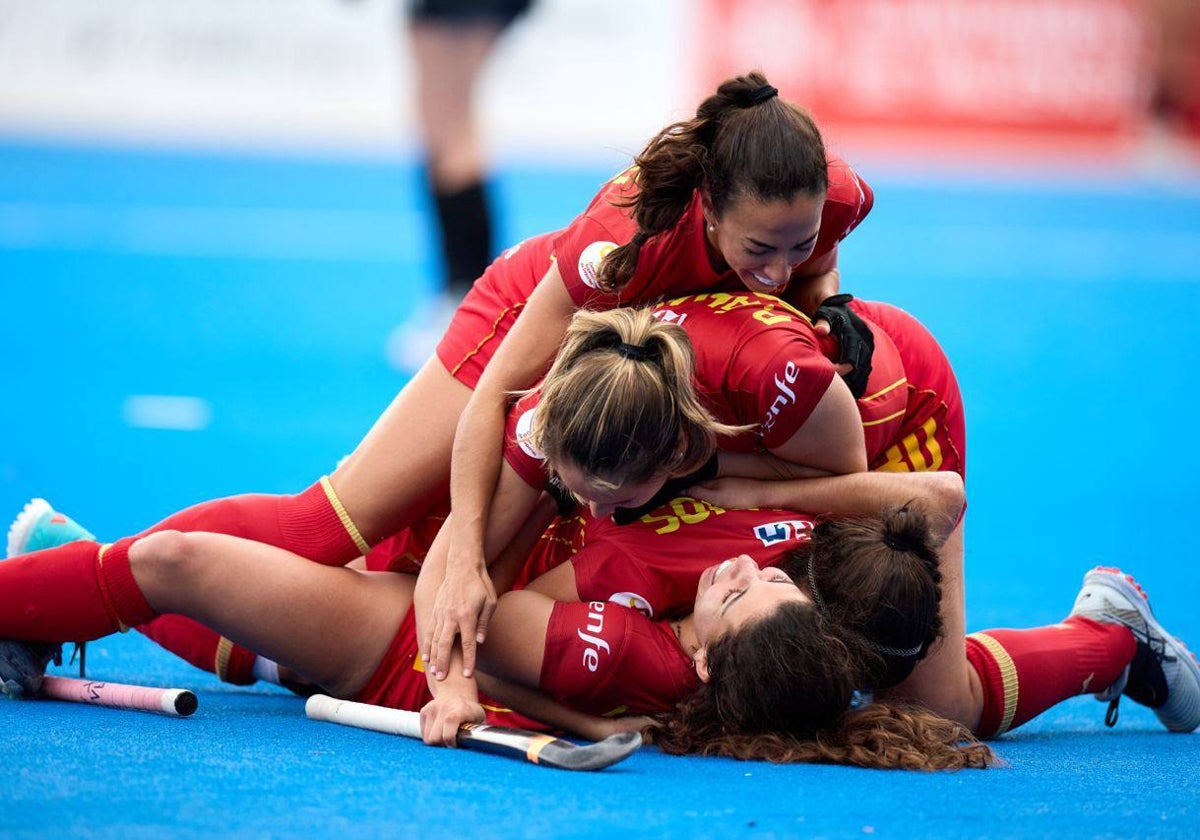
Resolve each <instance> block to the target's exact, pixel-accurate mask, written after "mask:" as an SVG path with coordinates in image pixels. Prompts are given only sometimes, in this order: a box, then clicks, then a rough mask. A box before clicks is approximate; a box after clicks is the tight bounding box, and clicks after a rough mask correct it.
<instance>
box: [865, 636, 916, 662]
mask: <svg viewBox="0 0 1200 840" xmlns="http://www.w3.org/2000/svg"><path fill="white" fill-rule="evenodd" d="M866 641H867V647H869V648H871V650H873V651H875V652H876V653H882V654H883V655H885V656H895V657H898V658H900V659H912V658H913V657H914V656H920V655H921V654H922V653H923V652H924V650H925V643H924V642H921V643H919V644H916V645H913V646H912V647H910V648H897V647H891V646H890V645H881V644H879V642H876V641H872V640H871V639H867V640H866Z"/></svg>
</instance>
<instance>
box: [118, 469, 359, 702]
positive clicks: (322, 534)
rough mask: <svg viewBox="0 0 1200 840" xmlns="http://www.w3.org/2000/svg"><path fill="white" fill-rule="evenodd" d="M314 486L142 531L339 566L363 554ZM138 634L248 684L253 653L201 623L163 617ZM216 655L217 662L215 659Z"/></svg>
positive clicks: (226, 503) (348, 525)
mask: <svg viewBox="0 0 1200 840" xmlns="http://www.w3.org/2000/svg"><path fill="white" fill-rule="evenodd" d="M339 508H340V505H339V506H338V508H335V507H334V503H333V501H332V500H331V498H330V494H329V493H326V491H325V487H324V485H323V483H322V482H317V483H316V484H314V485H313V486H312V487H309V488H308V489H307V490H305V491H304V492H303V493H300V494H298V495H295V496H272V495H266V494H247V495H242V496H230V497H229V498H225V499H214V500H213V501H210V502H202V503H201V504H198V505H193V506H192V507H190V508H187V509H186V510H181V511H180V512H179V513H175V514H172V515H171V516H168V517H167V518H166V519H164V520H163V521H162V522H159V523H158V524H157V525H155V526H153V527H152V528H149V529H147V530H145V531H143V532H142V534H141V535H140V536H145V535H146V534H150V533H153V532H155V531H171V530H173V531H213V532H216V533H219V534H230V535H232V536H235V537H244V538H246V539H251V540H256V541H257V542H261V543H267V544H268V545H273V546H277V547H279V548H285V549H287V550H289V551H294V552H295V553H296V554H299V555H300V556H301V557H307V558H309V559H310V560H315V561H317V562H318V563H323V564H326V565H330V566H344V565H345V564H347V563H349V562H350V561H351V560H353V559H354V558H356V557H359V556H361V555H363V554H366V553H367V546H366V544H365V543H362V542H360V540H362V537H361V536H360V535H358V531H357V529H355V530H354V532H353V534H352V533H351V530H350V529H352V528H354V525H353V523H352V522H351V520H350V518H349V516H346V518H345V519H343V518H342V516H343V514H340V513H339V512H338V509H339ZM137 629H138V631H139V632H141V633H144V634H145V635H146V636H147V637H149V638H150V639H152V640H154V641H155V642H157V643H158V644H159V645H160V646H162V647H163V648H166V649H167V650H169V651H170V652H171V653H173V654H175V655H176V656H179V657H181V658H182V659H185V660H187V661H188V662H190V663H192V664H193V665H195V666H196V667H197V668H202V669H203V670H205V671H208V672H210V673H214V674H216V675H217V676H219V677H220V678H221V679H222V680H225V681H226V682H231V683H234V684H235V685H249V684H250V683H252V682H254V681H255V680H254V675H253V674H252V673H251V669H252V668H253V667H254V659H255V654H254V653H253V652H252V651H250V650H247V649H246V648H244V647H239V646H237V645H233V644H232V643H231V642H229V641H228V640H224V644H222V637H221V636H220V635H218V634H217V633H214V632H213V631H211V630H209V629H208V628H207V627H205V626H204V625H202V624H199V623H197V622H195V621H192V620H191V619H187V618H184V617H183V616H163V617H161V618H158V619H156V620H154V621H151V622H149V623H146V624H142V625H140V626H139V627H138V628H137ZM218 654H220V658H218Z"/></svg>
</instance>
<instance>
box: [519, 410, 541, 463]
mask: <svg viewBox="0 0 1200 840" xmlns="http://www.w3.org/2000/svg"><path fill="white" fill-rule="evenodd" d="M536 414H537V407H536V406H534V407H533V408H531V409H529V410H528V411H526V412H525V413H524V414H522V415H521V416H520V417H518V418H517V445H518V446H520V447H521V451H522V452H524V453H525V454H526V455H528V456H529V457H530V458H537V459H538V460H539V461H545V460H546V456H545V455H544V454H542V452H540V451H539V450H538V449H537V447H535V446H534V445H533V418H534V416H535V415H536Z"/></svg>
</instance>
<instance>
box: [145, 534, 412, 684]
mask: <svg viewBox="0 0 1200 840" xmlns="http://www.w3.org/2000/svg"><path fill="white" fill-rule="evenodd" d="M129 562H130V568H131V569H132V572H133V576H134V579H135V580H136V581H137V584H138V587H139V588H140V589H141V591H142V595H143V596H144V597H145V599H146V601H147V603H149V605H150V606H151V607H153V608H154V609H155V610H156V611H158V612H160V613H179V614H182V615H186V616H188V617H190V618H194V619H196V620H198V621H200V622H202V623H204V624H206V625H208V626H210V627H212V628H214V629H215V630H217V631H218V632H220V633H221V634H223V635H225V636H227V637H229V638H230V639H233V640H235V641H236V642H237V643H238V644H241V645H244V646H246V647H249V648H251V649H253V650H255V651H258V652H260V653H262V654H263V655H265V656H268V657H270V658H271V659H273V660H275V661H276V662H279V663H281V664H283V665H285V666H287V667H288V668H291V669H293V670H294V671H296V672H297V673H299V674H301V675H303V676H304V677H306V678H307V679H309V680H311V681H312V682H314V683H316V684H317V685H320V686H322V687H323V688H324V689H326V690H327V691H329V692H330V693H333V694H335V695H338V696H341V697H353V696H354V695H355V694H357V693H358V692H359V691H361V690H362V689H363V687H365V686H366V684H367V682H368V680H369V679H370V677H371V675H372V674H373V673H374V672H375V670H376V668H377V667H378V664H379V662H380V661H381V660H382V659H383V656H384V654H385V653H386V651H387V649H388V646H389V645H390V644H391V641H392V639H393V637H394V636H395V634H396V631H397V629H398V628H399V626H400V622H401V621H402V619H403V618H404V616H405V614H406V613H407V612H408V607H409V606H410V605H411V603H412V589H413V583H414V580H413V578H412V577H410V576H408V575H399V574H390V573H380V574H373V573H370V572H359V571H355V570H352V569H344V568H334V567H328V566H321V565H319V564H316V563H310V562H308V561H306V560H304V559H303V558H301V557H298V556H297V555H294V554H292V553H290V552H288V551H284V550H283V549H279V548H275V547H273V546H267V545H263V544H261V543H256V542H252V541H249V540H243V539H240V538H238V537H230V536H227V535H224V534H209V533H190V534H189V533H181V532H178V531H163V532H159V533H156V534H151V535H149V536H147V537H143V538H142V539H140V540H138V541H137V542H136V543H135V544H134V545H133V546H132V547H131V548H130V549H129Z"/></svg>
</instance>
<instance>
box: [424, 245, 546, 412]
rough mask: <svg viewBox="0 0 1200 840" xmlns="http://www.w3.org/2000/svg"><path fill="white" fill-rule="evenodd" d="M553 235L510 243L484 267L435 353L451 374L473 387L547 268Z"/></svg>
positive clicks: (473, 388)
mask: <svg viewBox="0 0 1200 840" xmlns="http://www.w3.org/2000/svg"><path fill="white" fill-rule="evenodd" d="M557 235H558V233H557V232H553V233H543V234H541V235H539V236H534V237H532V238H530V239H526V240H525V241H524V242H522V243H520V244H519V245H515V246H513V247H512V248H509V249H508V250H507V251H505V252H504V253H503V254H501V255H500V256H499V257H497V258H496V259H495V261H493V262H492V264H491V265H489V266H488V267H487V270H486V271H484V272H483V276H482V277H480V278H479V279H478V280H476V281H475V285H474V286H472V287H471V291H470V292H468V293H467V296H466V297H465V298H463V302H462V303H461V304H460V305H459V307H458V310H457V311H455V313H454V318H453V319H452V320H451V321H450V326H449V327H448V328H447V329H446V334H445V335H444V336H443V337H442V340H441V342H439V344H438V346H437V356H438V358H439V359H440V360H441V362H442V364H443V365H445V366H446V370H448V371H450V375H451V376H453V377H454V378H455V379H457V380H458V381H459V382H461V383H463V384H464V385H466V386H467V387H468V388H470V389H471V390H475V386H476V385H477V384H478V383H479V377H480V376H482V375H483V369H484V368H485V367H487V365H488V362H490V361H491V359H492V356H494V355H495V354H496V348H497V347H499V346H500V342H501V341H503V340H504V337H505V336H506V335H508V331H509V330H510V329H512V325H513V322H514V321H516V320H517V316H518V315H519V314H521V310H522V309H524V308H525V302H526V301H527V300H529V295H530V294H532V293H533V289H534V287H535V286H537V284H538V281H540V280H541V279H542V278H543V277H544V276H545V275H546V272H547V271H549V270H550V265H551V264H552V262H553V257H552V256H551V253H552V252H551V246H552V244H553V240H554V237H556V236H557Z"/></svg>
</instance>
